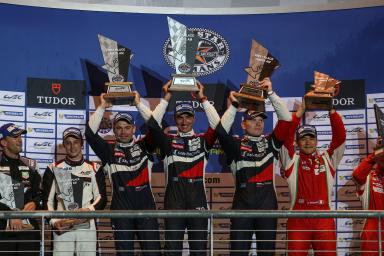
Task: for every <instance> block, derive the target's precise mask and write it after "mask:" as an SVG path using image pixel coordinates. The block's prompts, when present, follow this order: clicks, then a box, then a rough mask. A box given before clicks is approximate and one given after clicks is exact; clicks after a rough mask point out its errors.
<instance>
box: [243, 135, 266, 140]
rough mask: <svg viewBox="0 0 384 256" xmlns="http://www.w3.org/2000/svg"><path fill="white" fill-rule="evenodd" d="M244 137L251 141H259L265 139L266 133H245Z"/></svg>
mask: <svg viewBox="0 0 384 256" xmlns="http://www.w3.org/2000/svg"><path fill="white" fill-rule="evenodd" d="M244 138H245V139H247V140H250V141H255V142H259V141H261V140H263V139H264V135H261V136H257V137H256V136H251V135H244Z"/></svg>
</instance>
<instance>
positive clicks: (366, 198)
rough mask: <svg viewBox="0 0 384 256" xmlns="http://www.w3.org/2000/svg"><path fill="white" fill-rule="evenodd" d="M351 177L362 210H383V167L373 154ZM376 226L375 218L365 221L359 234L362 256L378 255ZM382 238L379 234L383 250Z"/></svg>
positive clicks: (383, 224)
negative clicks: (354, 183)
mask: <svg viewBox="0 0 384 256" xmlns="http://www.w3.org/2000/svg"><path fill="white" fill-rule="evenodd" d="M352 176H353V179H354V181H355V182H356V184H357V187H358V188H357V195H358V196H359V197H360V200H361V201H362V205H363V209H364V210H384V167H383V166H382V165H381V164H380V163H376V161H375V159H374V153H371V154H369V155H368V156H367V157H366V158H364V159H363V161H362V162H361V163H360V164H359V165H358V166H357V167H356V169H355V170H354V171H353V173H352ZM378 224H379V223H378V220H377V219H375V218H368V219H367V220H366V221H365V224H364V228H363V231H362V232H361V240H362V242H361V251H362V252H361V255H362V256H367V255H379V252H378V250H379V242H378V237H379V233H378V229H379V227H378ZM383 227H384V220H381V230H383ZM383 238H384V232H381V239H382V240H381V241H382V243H381V246H382V248H384V243H383ZM381 255H384V253H382V254H381Z"/></svg>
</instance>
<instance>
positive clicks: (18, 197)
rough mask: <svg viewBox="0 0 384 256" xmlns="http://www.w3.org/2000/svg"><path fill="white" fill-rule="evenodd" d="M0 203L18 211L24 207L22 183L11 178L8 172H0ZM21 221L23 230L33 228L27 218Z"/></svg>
mask: <svg viewBox="0 0 384 256" xmlns="http://www.w3.org/2000/svg"><path fill="white" fill-rule="evenodd" d="M0 203H3V204H5V205H7V206H8V207H9V208H11V209H12V210H17V211H20V210H22V209H23V208H24V184H23V183H21V182H18V181H16V180H13V179H12V178H11V175H10V173H9V172H0ZM22 222H23V223H22V229H23V230H32V229H34V227H33V226H32V225H31V224H30V223H29V220H28V219H24V220H23V221H22ZM7 228H8V227H7Z"/></svg>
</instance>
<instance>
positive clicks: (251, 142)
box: [216, 78, 291, 255]
mask: <svg viewBox="0 0 384 256" xmlns="http://www.w3.org/2000/svg"><path fill="white" fill-rule="evenodd" d="M260 86H262V87H265V88H266V89H267V91H268V98H269V100H270V101H271V103H272V106H273V107H274V109H275V111H276V114H277V117H278V119H279V121H278V123H277V125H276V127H275V129H274V130H273V131H272V133H271V134H269V135H266V136H264V135H263V133H264V120H265V119H266V118H267V115H266V113H264V112H256V111H251V110H247V111H245V112H244V114H243V120H242V122H241V127H242V128H243V130H244V133H245V135H244V137H243V138H234V137H233V136H232V135H230V133H229V132H230V129H231V127H232V124H233V122H234V119H235V116H236V113H237V108H238V107H239V102H238V101H237V99H236V98H235V97H234V96H233V92H231V93H230V95H229V101H230V102H231V105H230V106H229V107H228V109H227V111H226V112H225V113H224V115H223V117H222V118H221V121H220V123H219V124H218V125H217V128H216V132H217V136H218V138H219V141H220V144H221V146H222V148H223V150H224V152H225V154H226V157H227V163H228V165H229V166H230V168H231V171H232V173H233V175H234V177H235V183H236V184H235V186H236V191H235V196H234V198H233V205H232V209H235V210H275V209H277V198H276V192H275V186H274V180H275V178H274V176H275V174H274V171H273V163H274V160H275V159H277V158H278V153H279V149H280V147H281V146H282V143H283V139H284V137H285V136H284V132H285V131H286V128H287V127H289V125H290V120H291V114H290V113H289V111H288V109H287V107H286V106H285V104H284V103H283V101H282V100H281V99H280V97H279V96H277V94H276V93H275V92H274V91H273V90H272V82H271V80H270V79H269V78H265V79H264V80H263V81H262V82H261V83H260ZM276 227H277V219H276V218H253V219H249V218H232V219H231V234H230V236H231V255H248V254H249V250H250V248H251V242H252V236H253V234H255V235H256V243H257V255H274V251H275V241H274V240H275V239H276V231H275V230H276Z"/></svg>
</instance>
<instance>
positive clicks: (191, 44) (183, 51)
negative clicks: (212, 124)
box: [167, 17, 199, 91]
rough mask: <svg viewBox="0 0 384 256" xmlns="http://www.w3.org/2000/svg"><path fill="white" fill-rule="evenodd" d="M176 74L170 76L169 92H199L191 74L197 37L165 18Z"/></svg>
mask: <svg viewBox="0 0 384 256" xmlns="http://www.w3.org/2000/svg"><path fill="white" fill-rule="evenodd" d="M167 19H168V28H169V35H170V39H171V44H172V57H173V59H174V62H175V68H176V74H172V84H171V86H170V87H169V90H170V91H199V88H198V86H197V84H196V76H195V75H194V74H193V68H194V65H195V59H196V52H197V47H198V44H199V36H198V35H197V32H196V31H191V30H189V29H188V28H187V27H186V26H185V25H183V24H181V23H180V22H178V21H176V20H174V19H172V18H170V17H167Z"/></svg>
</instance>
